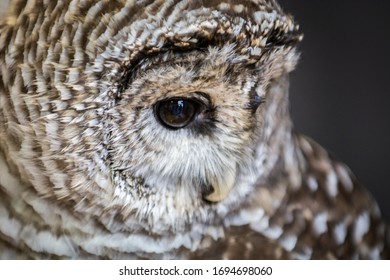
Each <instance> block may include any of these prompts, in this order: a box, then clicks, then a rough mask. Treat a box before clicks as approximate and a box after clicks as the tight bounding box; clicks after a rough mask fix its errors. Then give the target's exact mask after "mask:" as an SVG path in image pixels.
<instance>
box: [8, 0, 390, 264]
mask: <svg viewBox="0 0 390 280" xmlns="http://www.w3.org/2000/svg"><path fill="white" fill-rule="evenodd" d="M301 39H302V35H301V33H300V31H299V29H298V25H297V24H296V23H295V22H294V19H293V18H292V16H290V15H288V14H286V13H284V12H283V10H282V9H281V7H280V6H279V4H278V3H277V2H276V1H275V0H241V1H240V0H226V1H214V0H210V1H195V0H172V1H160V0H136V1H133V0H118V1H109V0H95V1H92V0H77V1H76V0H63V1H42V0H28V1H11V3H10V4H9V7H8V9H7V11H6V12H5V14H4V16H3V17H2V19H1V23H0V258H3V259H380V258H389V256H390V255H389V249H388V246H389V245H388V244H389V233H388V229H387V224H386V222H385V221H384V219H383V218H382V215H381V212H380V209H379V207H378V205H377V203H376V202H375V201H374V199H373V198H372V197H371V195H370V194H369V193H368V192H367V191H366V190H365V189H364V188H363V187H362V186H361V185H360V184H359V183H358V181H357V180H356V178H355V177H354V176H353V175H352V173H351V171H350V170H349V169H348V167H346V166H345V165H344V164H343V163H341V162H340V161H339V160H337V159H336V158H335V157H334V156H333V155H331V154H329V153H328V152H327V151H326V150H324V149H323V148H321V146H319V145H318V144H317V143H315V142H314V141H313V140H311V139H310V138H308V137H306V136H304V135H302V134H299V133H298V132H296V131H295V130H294V127H293V123H292V120H291V117H290V113H289V101H288V90H289V73H290V72H291V71H292V70H293V69H294V68H295V66H296V64H297V61H298V59H299V52H298V50H297V45H298V43H299V42H300V41H301Z"/></svg>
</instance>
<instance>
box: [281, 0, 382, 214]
mask: <svg viewBox="0 0 390 280" xmlns="http://www.w3.org/2000/svg"><path fill="white" fill-rule="evenodd" d="M279 3H280V4H281V6H282V7H283V8H284V10H285V11H286V12H289V13H290V14H292V15H294V17H295V19H296V20H297V21H298V23H299V24H300V26H301V30H302V32H303V33H304V35H305V37H304V40H303V42H302V44H301V47H300V50H301V53H302V55H301V61H300V63H299V65H298V68H297V69H296V70H295V72H293V74H292V75H291V91H290V100H291V111H292V115H293V118H294V121H295V126H296V128H297V129H298V130H300V131H301V132H304V133H305V134H307V135H309V136H311V137H312V138H313V139H315V140H316V141H317V142H319V143H321V144H322V145H323V146H324V147H326V148H327V149H328V150H329V151H331V152H333V153H334V154H335V155H336V156H337V157H338V158H339V159H341V160H343V161H344V162H345V163H347V164H348V165H349V167H350V168H351V169H352V171H353V172H354V173H355V175H356V176H357V177H358V178H359V180H360V181H361V182H362V183H363V185H365V186H366V187H367V188H368V189H369V190H370V192H371V193H372V194H373V195H374V197H375V198H376V199H377V200H378V202H379V204H380V206H381V208H382V210H383V211H384V212H385V215H386V217H387V218H388V220H389V219H390V183H389V182H390V179H389V178H388V177H387V176H390V162H389V161H390V148H389V145H390V1H386V0H372V1H360V0H343V1H340V0H326V1H324V0H310V1H307V0H306V1H304V0H295V1H292V0H279Z"/></svg>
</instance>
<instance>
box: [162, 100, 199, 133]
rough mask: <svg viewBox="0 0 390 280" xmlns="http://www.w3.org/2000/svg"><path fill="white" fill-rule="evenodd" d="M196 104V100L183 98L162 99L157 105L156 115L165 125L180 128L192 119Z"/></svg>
mask: <svg viewBox="0 0 390 280" xmlns="http://www.w3.org/2000/svg"><path fill="white" fill-rule="evenodd" d="M196 105H197V103H196V101H192V100H185V99H172V100H167V101H162V102H160V103H159V104H158V106H157V115H158V117H159V119H160V121H161V122H162V124H164V125H165V126H168V127H170V128H182V127H184V126H186V125H187V124H188V123H190V122H191V121H192V119H193V117H194V115H195V113H196Z"/></svg>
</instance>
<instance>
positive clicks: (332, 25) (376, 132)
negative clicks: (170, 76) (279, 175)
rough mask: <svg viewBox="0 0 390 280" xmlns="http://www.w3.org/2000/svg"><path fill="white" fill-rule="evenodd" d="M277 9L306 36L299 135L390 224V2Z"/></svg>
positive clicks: (297, 102) (354, 0)
mask: <svg viewBox="0 0 390 280" xmlns="http://www.w3.org/2000/svg"><path fill="white" fill-rule="evenodd" d="M6 2H8V0H0V13H2V12H3V11H4V6H5V3H6ZM279 2H280V4H281V5H282V7H283V8H284V9H285V11H287V12H289V13H291V14H293V15H294V16H295V18H296V20H297V21H298V22H299V23H300V25H301V30H302V31H303V33H304V34H305V38H304V40H303V42H302V44H301V47H300V50H301V52H302V57H301V61H300V64H299V65H298V68H297V70H296V71H295V72H294V73H293V74H292V75H291V111H292V114H293V118H294V121H295V126H296V128H297V129H298V130H300V131H301V132H304V133H305V134H307V135H309V136H311V137H312V138H313V139H315V140H316V141H317V142H319V143H320V144H322V145H323V146H324V147H325V148H327V149H328V150H330V151H332V152H333V153H334V154H335V155H336V156H337V157H338V158H340V159H342V160H343V161H344V162H345V163H347V164H348V165H349V166H350V168H351V169H352V170H353V172H354V173H355V175H356V176H357V177H358V178H359V179H360V181H361V182H362V183H363V184H364V185H365V186H366V187H367V188H368V189H369V190H370V191H371V193H372V194H373V195H374V197H375V198H376V199H377V200H378V202H379V204H380V206H381V208H382V209H383V211H384V212H385V215H386V216H387V218H388V219H390V201H389V200H390V183H389V181H390V180H389V178H388V177H387V176H390V163H389V159H390V149H389V145H390V69H389V67H390V1H386V0H372V1H361V0H343V1H340V0H326V1H325V0H309V1H308V0H306V1H305V0H295V1H292V0H279Z"/></svg>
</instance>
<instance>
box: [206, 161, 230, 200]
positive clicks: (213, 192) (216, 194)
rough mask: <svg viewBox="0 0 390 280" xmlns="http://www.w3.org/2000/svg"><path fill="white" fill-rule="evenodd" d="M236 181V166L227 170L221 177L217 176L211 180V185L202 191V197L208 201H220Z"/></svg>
mask: <svg viewBox="0 0 390 280" xmlns="http://www.w3.org/2000/svg"><path fill="white" fill-rule="evenodd" d="M235 183H236V167H234V170H229V172H227V173H226V174H225V176H224V177H223V178H218V179H217V180H215V181H214V182H212V184H211V186H210V187H209V188H208V189H207V191H206V192H204V195H203V199H204V200H207V201H208V202H213V203H216V202H220V201H222V200H224V199H225V198H226V197H227V196H228V194H229V193H230V191H231V189H232V188H233V187H234V184H235Z"/></svg>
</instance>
